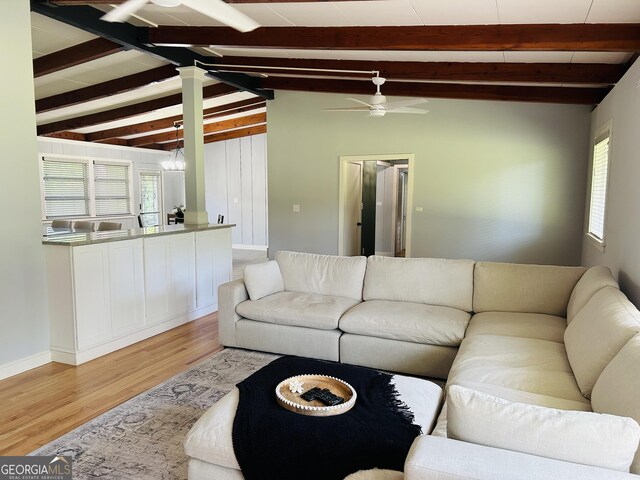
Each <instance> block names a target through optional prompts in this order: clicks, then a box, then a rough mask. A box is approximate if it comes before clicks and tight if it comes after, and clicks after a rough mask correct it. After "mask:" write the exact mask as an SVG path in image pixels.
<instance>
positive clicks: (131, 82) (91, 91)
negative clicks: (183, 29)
mask: <svg viewBox="0 0 640 480" xmlns="http://www.w3.org/2000/svg"><path fill="white" fill-rule="evenodd" d="M177 75H178V72H177V71H176V67H174V66H173V65H163V66H162V67H158V68H152V69H150V70H145V71H144V72H139V73H134V74H133V75H127V76H125V77H121V78H117V79H115V80H109V81H107V82H102V83H98V84H96V85H90V86H88V87H84V88H79V89H78V90H72V91H70V92H65V93H60V94H58V95H52V96H50V97H46V98H41V99H40V100H36V112H37V113H41V112H47V111H49V110H54V109H56V108H62V107H68V106H71V105H77V104H78V103H83V102H90V101H91V100H97V99H99V98H104V97H108V96H110V95H115V94H117V93H123V92H128V91H130V90H135V89H136V88H140V87H144V86H147V85H149V84H152V83H155V82H160V81H162V80H166V79H168V78H172V77H175V76H177Z"/></svg>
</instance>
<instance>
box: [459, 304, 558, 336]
mask: <svg viewBox="0 0 640 480" xmlns="http://www.w3.org/2000/svg"><path fill="white" fill-rule="evenodd" d="M566 328H567V321H566V320H565V319H564V318H563V317H556V316H555V315H544V314H542V313H516V312H482V313H477V314H475V315H474V316H473V317H471V321H470V322H469V326H468V327H467V333H466V334H465V336H467V337H469V336H471V335H504V336H507V337H523V338H535V339H538V340H549V341H551V342H560V343H562V342H564V331H565V329H566Z"/></svg>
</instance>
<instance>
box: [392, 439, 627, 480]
mask: <svg viewBox="0 0 640 480" xmlns="http://www.w3.org/2000/svg"><path fill="white" fill-rule="evenodd" d="M404 474H405V477H404V478H405V480H517V479H522V480H547V479H550V478H556V479H560V478H576V479H577V478H579V479H581V480H596V479H598V480H638V478H639V477H638V476H636V475H632V474H630V473H624V472H619V471H616V470H608V469H605V468H598V467H591V466H589V465H580V464H577V463H570V462H563V461H561V460H554V459H550V458H545V457H537V456H535V455H528V454H526V453H520V452H513V451H511V450H502V449H499V448H492V447H485V446H483V445H476V444H474V443H466V442H460V441H458V440H451V439H449V438H445V437H434V436H432V435H421V436H419V437H418V438H416V440H415V441H414V442H413V445H412V446H411V450H409V455H407V460H406V461H405V464H404Z"/></svg>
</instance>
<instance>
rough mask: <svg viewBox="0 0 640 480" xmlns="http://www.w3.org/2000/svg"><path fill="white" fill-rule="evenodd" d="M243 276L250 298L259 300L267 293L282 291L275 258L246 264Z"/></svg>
mask: <svg viewBox="0 0 640 480" xmlns="http://www.w3.org/2000/svg"><path fill="white" fill-rule="evenodd" d="M243 278H244V286H245V287H246V288H247V292H248V293H249V298H250V299H251V300H260V299H261V298H262V297H266V296H267V295H272V294H274V293H278V292H283V291H284V283H283V281H282V275H281V274H280V267H278V262H276V261H275V260H270V261H268V262H262V263H254V264H251V265H246V266H245V267H244V272H243Z"/></svg>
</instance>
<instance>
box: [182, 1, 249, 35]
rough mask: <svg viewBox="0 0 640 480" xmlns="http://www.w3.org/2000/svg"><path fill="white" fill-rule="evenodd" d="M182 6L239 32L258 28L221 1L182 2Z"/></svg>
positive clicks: (236, 10) (239, 12)
mask: <svg viewBox="0 0 640 480" xmlns="http://www.w3.org/2000/svg"><path fill="white" fill-rule="evenodd" d="M182 4H183V5H185V6H187V7H189V8H191V9H193V10H195V11H196V12H199V13H202V14H203V15H206V16H208V17H211V18H213V19H214V20H218V21H219V22H222V23H224V24H225V25H229V26H230V27H232V28H235V29H236V30H238V31H240V32H250V31H251V30H255V29H256V28H258V27H259V26H260V24H259V23H258V22H256V21H255V20H254V19H252V18H249V17H248V16H247V15H245V14H244V13H242V12H241V11H240V10H238V9H236V8H234V7H232V6H231V5H229V4H228V3H225V2H223V1H222V0H182Z"/></svg>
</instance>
